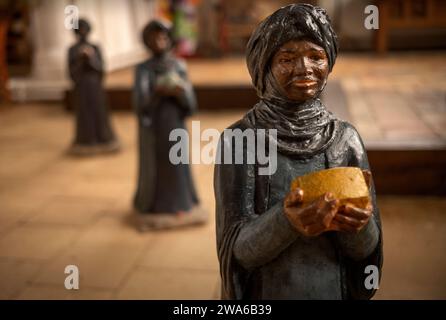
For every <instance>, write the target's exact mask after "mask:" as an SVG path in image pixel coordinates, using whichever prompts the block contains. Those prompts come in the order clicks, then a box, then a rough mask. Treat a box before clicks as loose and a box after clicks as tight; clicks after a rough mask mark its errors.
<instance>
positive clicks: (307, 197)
mask: <svg viewBox="0 0 446 320" xmlns="http://www.w3.org/2000/svg"><path fill="white" fill-rule="evenodd" d="M296 188H300V189H302V190H303V192H304V199H303V202H304V203H310V202H313V201H314V200H316V199H317V198H319V197H320V196H322V195H323V194H325V193H327V192H331V193H332V194H333V195H334V197H335V198H336V199H338V200H339V204H340V205H343V204H346V203H351V204H352V205H354V206H356V207H359V208H363V209H365V208H366V207H367V205H368V204H369V203H370V192H369V188H368V186H367V183H366V181H365V178H364V175H363V173H362V170H361V169H360V168H356V167H337V168H331V169H326V170H321V171H316V172H312V173H309V174H306V175H304V176H301V177H297V178H295V179H294V180H293V182H292V183H291V190H295V189H296Z"/></svg>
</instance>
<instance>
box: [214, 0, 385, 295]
mask: <svg viewBox="0 0 446 320" xmlns="http://www.w3.org/2000/svg"><path fill="white" fill-rule="evenodd" d="M337 52H338V44H337V38H336V35H335V33H334V31H333V29H332V27H331V25H330V21H329V18H328V16H327V15H326V12H325V10H323V9H321V8H319V7H315V6H312V5H308V4H293V5H289V6H286V7H283V8H281V9H279V10H277V11H276V12H274V13H273V14H272V15H271V16H269V17H267V18H266V19H265V20H264V21H263V22H262V23H260V24H259V25H258V27H257V29H256V30H255V31H254V32H253V34H252V35H251V38H250V40H249V42H248V45H247V65H248V69H249V73H250V75H251V78H252V81H253V84H254V86H255V87H256V89H257V93H258V95H259V97H260V102H259V103H257V104H256V105H255V106H254V107H253V108H252V109H251V110H250V111H249V112H248V113H247V114H246V115H245V116H244V117H243V118H242V119H241V120H239V121H238V122H236V123H235V124H233V125H232V126H231V127H230V129H241V130H242V131H243V132H244V131H246V130H247V129H251V130H258V129H267V130H271V129H277V131H276V132H277V136H275V139H274V141H273V142H274V144H275V145H276V146H277V153H276V156H277V170H276V171H275V172H273V173H271V174H270V175H260V174H259V172H258V170H257V168H258V166H259V163H254V164H249V163H243V164H227V163H226V164H217V165H216V167H215V175H214V179H215V181H214V187H215V198H216V229H217V246H218V256H219V261H220V273H221V276H222V298H223V299H369V298H371V297H372V296H373V295H374V293H375V291H376V289H377V282H376V281H375V283H374V284H373V283H371V282H369V281H368V280H367V279H366V278H367V277H368V276H369V273H370V272H371V270H372V269H373V272H374V275H373V276H374V277H375V279H377V278H378V277H379V276H380V272H381V267H382V234H381V224H380V218H379V211H378V207H377V205H376V197H375V190H374V186H373V182H371V180H370V171H368V170H369V164H368V161H367V155H366V152H365V150H364V146H363V143H362V141H361V137H360V136H359V134H358V132H357V131H356V130H355V128H354V127H353V126H352V125H351V124H349V123H348V122H345V121H342V120H339V119H337V118H335V117H334V116H333V115H332V114H331V113H330V112H329V111H328V110H327V109H326V108H325V106H324V105H323V104H322V102H321V101H320V100H319V98H318V97H319V95H320V93H321V92H322V90H323V89H324V87H325V84H326V81H327V77H328V74H329V72H330V71H331V70H332V68H333V65H334V63H335V59H336V55H337ZM256 132H258V131H256ZM268 132H269V131H268ZM272 137H274V136H268V135H267V138H269V139H273V138H272ZM220 145H221V149H220V150H221V151H222V152H230V153H232V154H235V153H236V152H239V151H242V152H247V150H248V148H249V146H247V144H246V143H245V145H244V146H243V147H244V149H243V150H235V149H236V148H233V147H232V148H227V147H226V146H227V145H228V143H227V140H226V138H225V136H224V135H222V137H221V139H220ZM225 145H226V146H225ZM223 146H225V147H224V148H223ZM273 156H274V155H273ZM222 158H223V157H222ZM245 159H246V158H245ZM335 167H336V168H337V167H357V168H360V169H358V170H359V173H360V177H361V179H362V181H363V183H364V184H365V189H366V191H367V194H368V196H369V198H368V199H369V201H368V205H367V206H365V207H364V208H361V207H357V206H355V205H354V204H352V203H346V204H344V205H340V202H339V199H337V198H335V197H334V195H333V193H331V192H326V193H325V194H322V195H321V196H320V197H319V198H317V199H316V200H314V201H313V202H305V201H304V200H305V195H306V193H305V190H302V189H299V188H296V189H293V190H290V185H291V182H292V181H293V180H294V179H295V178H296V177H301V176H304V175H307V174H309V173H313V174H314V173H318V172H322V170H325V169H329V168H335ZM350 169H351V168H350ZM361 170H364V171H361ZM366 182H367V183H366ZM332 185H336V183H334V184H332ZM367 189H368V190H367ZM367 266H371V267H369V268H367V269H366V267H367ZM369 280H370V279H369Z"/></svg>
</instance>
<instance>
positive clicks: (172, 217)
mask: <svg viewBox="0 0 446 320" xmlns="http://www.w3.org/2000/svg"><path fill="white" fill-rule="evenodd" d="M134 218H135V224H136V225H137V227H138V229H139V230H140V231H141V232H144V231H150V230H163V229H173V228H181V227H186V226H192V225H200V224H205V223H206V222H207V221H208V213H207V212H206V211H205V210H204V209H203V208H202V207H199V206H196V207H194V208H192V209H191V210H190V211H189V212H186V213H181V214H180V213H139V212H138V213H136V214H135V216H134Z"/></svg>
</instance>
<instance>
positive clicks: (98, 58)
mask: <svg viewBox="0 0 446 320" xmlns="http://www.w3.org/2000/svg"><path fill="white" fill-rule="evenodd" d="M93 49H94V55H92V56H91V57H90V58H89V59H88V64H89V65H90V67H91V68H92V69H93V70H95V71H97V72H98V73H100V74H101V75H102V74H103V73H104V60H103V59H102V53H101V49H100V48H99V47H98V46H93Z"/></svg>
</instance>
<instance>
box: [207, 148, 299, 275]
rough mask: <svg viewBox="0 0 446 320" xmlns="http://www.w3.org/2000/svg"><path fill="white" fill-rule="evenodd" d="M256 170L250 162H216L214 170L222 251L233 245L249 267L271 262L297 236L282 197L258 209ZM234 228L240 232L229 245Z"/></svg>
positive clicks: (234, 252)
mask: <svg viewBox="0 0 446 320" xmlns="http://www.w3.org/2000/svg"><path fill="white" fill-rule="evenodd" d="M221 145H222V139H220V148H221ZM220 150H223V149H220ZM255 174H257V173H256V172H255V166H254V165H250V164H216V166H215V174H214V184H215V185H214V188H215V197H216V223H217V239H218V243H219V251H220V252H224V250H226V249H227V248H232V252H230V253H229V255H230V256H231V257H232V256H233V257H235V259H236V261H238V263H239V264H240V265H241V266H242V267H243V268H245V269H247V270H249V269H252V268H256V267H259V266H262V265H264V264H266V263H268V262H270V261H271V260H273V259H274V258H275V257H277V256H278V255H279V254H280V253H281V252H282V251H283V250H284V249H285V248H287V247H288V246H289V245H290V244H291V243H292V242H293V241H294V240H295V239H296V237H297V231H296V230H295V229H294V227H293V226H292V225H291V224H290V222H289V221H288V219H287V217H286V216H285V215H284V213H283V203H282V201H280V202H279V203H277V204H276V205H274V206H273V207H271V208H270V209H269V210H267V211H266V212H264V213H263V214H260V215H258V214H256V213H255V212H254V208H255V203H254V192H255V190H254V185H255V183H254V180H255ZM234 229H237V230H238V233H237V236H236V237H234V238H233V239H231V241H232V242H231V244H230V245H228V243H229V242H230V241H227V239H226V236H229V235H230V234H232V230H234ZM231 237H232V236H231ZM227 254H228V253H225V254H224V255H225V256H226V255H227Z"/></svg>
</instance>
